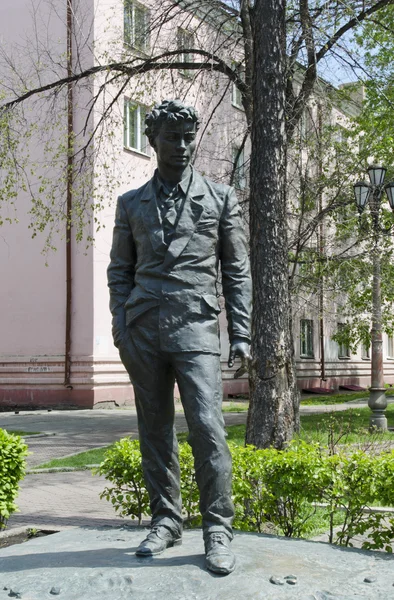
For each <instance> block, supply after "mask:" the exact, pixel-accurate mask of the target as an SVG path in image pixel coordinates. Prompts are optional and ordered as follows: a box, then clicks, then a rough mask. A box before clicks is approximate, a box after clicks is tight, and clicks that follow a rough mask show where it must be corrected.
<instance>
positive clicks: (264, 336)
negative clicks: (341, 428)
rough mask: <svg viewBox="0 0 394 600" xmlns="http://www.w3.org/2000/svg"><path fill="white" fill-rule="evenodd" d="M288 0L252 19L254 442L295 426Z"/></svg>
mask: <svg viewBox="0 0 394 600" xmlns="http://www.w3.org/2000/svg"><path fill="white" fill-rule="evenodd" d="M285 5H286V2H285V0H256V3H255V6H254V22H253V32H254V44H253V46H254V77H253V88H252V93H253V108H254V111H253V127H252V156H251V198H250V252H251V267H252V277H253V286H254V288H253V318H252V357H253V361H252V364H251V368H250V407H249V413H248V421H247V431H246V443H248V444H254V445H255V446H257V447H259V448H265V447H268V446H274V447H276V448H282V447H283V446H284V445H285V444H286V442H287V441H289V440H290V439H291V438H292V436H293V434H294V432H295V431H296V430H298V427H299V394H298V391H297V387H296V376H295V365H294V351H293V342H292V334H291V328H290V323H291V308H290V296H289V287H288V277H289V272H288V252H287V220H286V133H285V85H286V49H285Z"/></svg>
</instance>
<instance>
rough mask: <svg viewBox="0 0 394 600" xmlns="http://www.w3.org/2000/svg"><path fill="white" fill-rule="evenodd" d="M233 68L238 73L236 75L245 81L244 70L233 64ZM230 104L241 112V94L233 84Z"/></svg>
mask: <svg viewBox="0 0 394 600" xmlns="http://www.w3.org/2000/svg"><path fill="white" fill-rule="evenodd" d="M233 67H234V69H235V70H237V71H238V75H239V76H240V78H241V79H242V81H245V69H244V67H243V65H235V64H233ZM231 103H232V105H233V106H235V107H236V108H240V109H242V110H243V105H242V94H241V92H240V90H239V89H238V88H237V86H236V85H235V83H233V84H232V92H231Z"/></svg>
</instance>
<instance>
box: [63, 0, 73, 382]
mask: <svg viewBox="0 0 394 600" xmlns="http://www.w3.org/2000/svg"><path fill="white" fill-rule="evenodd" d="M66 2H67V77H71V76H72V62H73V56H72V34H73V7H72V0H66ZM73 91H74V90H73V84H72V83H68V84H67V173H66V211H67V220H66V331H65V353H64V386H65V387H66V388H68V389H71V390H72V385H71V383H70V379H71V307H72V263H71V258H72V254H71V250H72V247H71V237H72V229H71V215H72V200H73V190H72V185H73V170H74V156H73V153H74V149H73V146H74V143H73V142H74V138H73V134H74V115H73V112H74V111H73V108H74V106H73V102H74V98H73Z"/></svg>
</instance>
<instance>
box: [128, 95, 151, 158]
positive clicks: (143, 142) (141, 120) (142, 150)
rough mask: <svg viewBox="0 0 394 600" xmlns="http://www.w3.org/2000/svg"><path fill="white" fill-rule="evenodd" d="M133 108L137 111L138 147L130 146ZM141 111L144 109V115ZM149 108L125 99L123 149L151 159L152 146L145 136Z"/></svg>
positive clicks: (135, 130)
mask: <svg viewBox="0 0 394 600" xmlns="http://www.w3.org/2000/svg"><path fill="white" fill-rule="evenodd" d="M131 106H134V107H135V111H136V113H135V114H136V123H135V124H134V135H135V137H136V146H133V145H131V144H130V137H131V129H130V114H131V110H130V108H131ZM141 109H144V113H142V111H141ZM148 110H149V109H148V107H147V106H145V105H144V104H140V103H139V102H135V100H132V99H131V98H128V97H126V96H125V97H124V109H123V147H124V149H125V150H128V151H131V152H138V153H139V154H142V155H143V156H146V157H148V158H150V156H151V151H150V148H151V147H150V144H149V140H148V138H147V136H146V135H145V132H144V129H145V116H144V115H145V114H146V112H147V111H148Z"/></svg>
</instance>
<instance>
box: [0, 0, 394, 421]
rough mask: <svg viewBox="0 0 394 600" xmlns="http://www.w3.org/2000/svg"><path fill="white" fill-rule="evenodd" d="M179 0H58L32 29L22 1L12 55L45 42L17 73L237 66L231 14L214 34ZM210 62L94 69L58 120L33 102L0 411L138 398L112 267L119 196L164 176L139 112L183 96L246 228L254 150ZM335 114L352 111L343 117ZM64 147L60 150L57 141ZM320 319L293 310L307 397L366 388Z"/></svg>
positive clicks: (65, 97)
mask: <svg viewBox="0 0 394 600" xmlns="http://www.w3.org/2000/svg"><path fill="white" fill-rule="evenodd" d="M180 4H181V3H179V2H178V3H175V5H176V9H177V10H175V8H174V3H172V2H168V3H158V4H157V3H155V2H154V1H151V0H147V1H146V2H145V1H144V2H139V1H138V2H137V1H134V0H124V1H122V0H108V1H107V0H106V1H102V2H101V1H99V0H96V1H94V0H80V1H79V2H75V0H74V2H72V3H70V1H69V2H67V3H66V7H64V3H61V2H60V1H59V0H52V2H51V3H47V4H42V3H37V5H36V7H37V11H36V12H35V13H34V15H33V17H34V18H33V19H32V14H31V13H30V12H28V11H27V10H26V5H27V2H26V0H12V2H11V0H3V2H2V5H1V7H0V23H2V25H0V35H1V42H2V44H3V46H4V47H5V48H11V46H12V43H13V42H14V41H15V38H16V37H17V36H20V35H21V34H22V33H21V32H22V31H23V32H25V34H26V36H27V39H28V40H31V39H33V37H32V32H35V36H34V39H36V40H39V42H37V43H36V46H34V48H32V47H29V45H27V46H26V47H25V50H26V51H27V52H28V53H29V54H30V59H31V64H30V65H28V64H27V63H26V62H23V61H22V62H21V66H20V67H18V69H19V70H18V69H17V71H18V73H19V74H20V73H21V71H23V69H26V81H25V83H28V84H29V86H31V85H32V81H31V79H30V78H29V77H32V79H33V81H34V82H36V81H37V77H38V76H37V77H36V80H35V79H34V73H33V75H31V67H32V65H34V68H35V71H36V72H37V73H38V72H39V74H40V77H38V79H39V81H40V82H42V81H43V78H44V80H45V81H46V82H48V81H52V80H54V79H55V78H56V77H61V76H62V75H63V76H64V75H65V73H67V72H69V73H75V72H77V71H83V70H84V69H85V70H86V69H91V68H96V67H99V66H100V65H105V64H108V63H112V64H113V63H116V62H119V63H123V64H124V63H125V62H127V63H128V67H129V68H130V69H131V70H132V69H133V68H135V66H136V65H137V66H138V65H141V64H142V62H143V59H144V57H147V56H149V55H150V54H154V55H155V56H166V55H167V54H168V53H171V52H173V51H181V54H178V55H177V56H180V59H179V61H180V62H182V59H184V60H187V61H190V62H196V63H197V62H201V61H202V59H201V57H198V56H195V55H193V54H192V53H190V52H187V50H190V49H191V48H201V49H203V50H204V51H206V52H208V53H209V52H212V53H214V52H215V51H216V49H217V48H220V49H221V52H222V53H223V55H224V56H226V57H227V59H228V60H229V61H233V62H235V63H239V62H240V60H241V58H242V51H241V49H240V44H239V41H237V40H235V41H234V31H233V30H231V29H226V25H225V24H226V18H225V12H224V13H223V14H224V17H223V19H222V21H223V24H224V25H223V27H222V28H221V29H220V31H217V28H216V29H215V27H216V26H215V23H217V20H216V21H215V18H216V17H217V15H216V16H215V15H214V14H212V13H211V11H210V10H208V11H207V10H205V11H202V12H201V11H197V12H196V11H193V12H190V11H188V10H186V9H185V8H184V6H180ZM65 8H66V9H67V10H65ZM5 15H6V16H7V17H5ZM162 15H165V18H163V17H162ZM1 17H2V18H1ZM5 23H7V28H5ZM29 36H30V37H29ZM44 43H46V44H49V45H50V52H49V53H48V52H47V53H46V54H50V55H51V64H48V65H45V64H44V63H43V55H44V54H45V53H44V52H43V48H44V46H43V45H42V44H44ZM47 50H48V48H47ZM183 50H184V52H183ZM22 54H23V52H21V57H22ZM65 56H66V58H65ZM24 60H25V61H26V60H27V56H26V54H25V55H24ZM162 60H164V59H162ZM207 60H208V59H206V60H205V67H204V68H202V69H200V70H197V69H196V70H194V69H187V70H185V69H161V70H157V71H155V70H152V71H150V72H147V73H145V72H142V71H141V72H139V73H137V74H135V73H134V74H133V76H129V75H130V73H126V74H125V72H123V71H121V70H119V71H116V69H115V70H114V71H111V73H108V72H107V71H106V70H105V69H104V70H101V71H100V70H98V71H97V74H96V75H95V77H94V79H92V78H90V79H89V80H86V83H85V84H84V85H80V86H79V87H78V86H77V85H76V84H73V85H72V86H70V85H68V86H65V87H63V88H62V90H61V91H60V92H59V94H58V96H56V98H55V97H50V98H51V101H52V105H54V106H55V110H54V111H53V112H52V113H50V112H47V113H45V115H44V116H43V112H38V111H39V110H41V111H43V109H42V106H41V107H40V105H39V103H37V102H36V103H32V104H31V105H29V109H30V111H31V112H30V114H31V115H33V117H30V118H31V122H32V123H33V125H34V124H35V127H33V128H32V129H31V135H30V136H29V139H28V141H27V142H26V144H25V146H26V148H25V149H24V151H25V154H24V156H25V159H26V162H25V164H26V165H30V166H31V165H32V164H34V165H35V166H36V167H35V169H36V168H37V170H35V172H34V173H30V175H29V177H28V179H29V184H28V185H26V186H19V189H18V195H17V201H16V213H15V214H16V215H17V219H18V222H13V223H8V222H7V221H5V223H4V224H3V226H2V229H1V235H0V249H1V257H2V258H1V261H0V277H1V281H2V290H3V292H2V294H1V299H0V302H1V310H0V321H1V323H0V331H1V337H0V410H1V409H2V408H3V409H4V408H7V407H14V406H20V407H44V406H48V407H49V406H51V407H62V408H67V407H68V408H72V407H85V408H93V407H97V406H101V407H108V406H121V405H124V404H128V403H131V402H132V401H133V392H132V388H131V385H130V383H129V380H128V376H127V373H126V371H125V370H124V368H123V366H122V364H121V362H120V359H119V356H118V352H117V350H116V348H115V347H114V346H113V343H112V337H111V316H110V313H109V309H108V290H107V282H106V268H107V265H108V261H109V251H110V247H111V239H112V226H113V222H114V210H115V204H116V197H117V196H118V195H119V194H121V193H124V192H125V191H127V190H129V189H132V188H136V187H139V186H140V185H142V184H143V183H144V182H145V181H146V180H147V179H148V178H150V177H151V176H152V174H153V172H154V170H155V168H156V160H155V156H154V152H153V151H152V150H151V149H150V147H149V144H148V142H147V139H146V136H145V134H144V115H145V113H146V111H147V110H149V109H150V108H151V107H152V105H153V103H154V102H156V101H160V100H161V99H162V98H165V97H179V98H182V99H183V98H186V99H187V102H188V103H190V104H193V105H195V106H196V107H197V108H198V110H199V113H200V116H201V119H202V125H201V135H200V139H199V141H198V145H197V151H196V162H195V166H196V168H197V169H198V170H199V171H200V172H202V173H203V174H205V175H207V176H209V177H211V178H213V179H215V180H216V181H223V182H226V183H232V184H233V185H234V187H235V188H236V190H237V193H238V196H239V198H240V201H241V203H242V205H243V206H244V207H245V221H246V222H247V202H246V201H247V188H248V175H247V174H248V156H249V155H250V142H249V141H248V140H247V141H246V142H245V143H244V136H245V130H246V121H245V115H244V111H243V108H242V102H241V98H240V94H239V90H238V89H237V88H236V86H234V85H233V84H230V83H229V81H228V79H227V78H226V77H225V76H224V75H223V74H221V73H216V74H215V73H212V72H210V71H209V69H208V68H207ZM40 61H41V62H40ZM43 64H44V66H42V65H43ZM59 65H60V67H59ZM39 69H42V70H41V71H39ZM33 71H34V69H33ZM130 72H131V71H130ZM29 73H30V75H29V76H28V74H29ZM14 74H15V69H14ZM12 76H13V75H12V73H10V75H9V77H10V78H11V79H12ZM322 85H323V84H322ZM56 103H57V104H56ZM46 106H47V105H46ZM26 112H28V111H27V110H26ZM337 112H338V114H340V115H342V114H343V113H344V111H343V109H341V110H339V109H338V110H337ZM26 119H28V116H26ZM37 123H39V124H41V125H38V126H37ZM59 132H60V133H59ZM60 138H61V142H59V146H57V147H55V148H54V147H53V140H54V139H60ZM70 140H72V144H71V142H70ZM88 140H89V144H87V141H88ZM90 140H92V141H90ZM67 144H68V146H67ZM71 147H72V150H71V151H70V148H71ZM59 148H60V149H59ZM21 152H22V150H21ZM54 154H55V155H56V156H58V157H59V158H58V160H57V161H54V160H53V159H51V160H52V162H51V164H50V165H49V166H48V157H49V156H52V157H53V155H54ZM70 157H72V158H70ZM81 157H83V160H82V159H81ZM67 161H69V162H67ZM70 161H71V162H70ZM30 170H31V171H33V168H31V169H30ZM70 172H71V173H73V176H72V177H71V179H70V176H69V173H70ZM64 173H66V175H64ZM76 173H77V174H78V177H76V176H75V174H76ZM43 182H44V183H43ZM45 186H46V187H45ZM41 187H44V188H45V191H44V192H43V194H44V196H45V200H41V204H40V200H39V198H41V196H42V195H43V194H41V196H40V191H39V190H40V189H41ZM32 198H33V202H32ZM66 198H67V200H69V201H70V202H71V203H72V206H73V211H74V213H73V214H74V217H73V219H72V220H71V221H68V220H67V219H66V220H65V221H64V222H62V221H61V220H59V225H58V226H54V227H53V228H52V230H51V225H53V222H51V220H50V219H49V225H48V224H47V225H46V226H45V227H43V228H42V229H43V234H42V235H34V233H35V231H36V230H35V229H34V227H33V228H32V222H33V221H34V220H35V219H36V220H37V218H38V217H37V215H38V216H41V215H42V213H44V215H45V214H50V210H51V206H52V205H51V202H55V203H56V202H57V203H58V204H61V205H62V204H63V202H65V201H66ZM4 210H9V211H10V221H12V220H13V218H14V208H13V207H11V206H10V207H8V209H7V208H5V209H4V208H3V211H4ZM40 211H42V212H40ZM45 211H47V212H45ZM78 212H79V213H83V215H84V222H83V225H82V226H80V225H79V221H78V219H77V217H76V216H75V215H76V214H77V213H78ZM11 213H12V214H11ZM55 220H56V219H54V221H55ZM70 222H72V226H71V228H70ZM55 225H56V223H55ZM48 227H49V229H48ZM81 230H83V231H82V233H81ZM32 231H33V237H32V235H31V232H32ZM48 231H50V234H48ZM45 235H47V237H46V238H45ZM79 237H81V241H78V238H79ZM45 239H47V245H46V247H44V240H45ZM48 240H49V241H48ZM43 248H44V250H46V251H45V253H44V255H43ZM300 306H301V305H300ZM321 322H322V319H321V314H320V313H319V310H318V308H317V309H315V307H313V306H312V305H311V303H304V306H303V307H301V308H300V307H298V308H297V310H296V311H295V316H294V340H295V355H296V362H297V371H298V377H299V382H300V387H310V386H315V385H319V384H321V381H323V380H324V381H325V382H326V384H325V386H326V387H338V385H339V384H341V383H353V384H360V385H366V384H368V382H369V377H370V375H369V370H370V362H369V356H368V349H364V350H362V351H361V349H360V352H359V353H358V354H357V355H350V354H349V351H348V349H346V348H343V347H340V346H338V344H336V342H333V341H332V339H331V335H332V332H333V330H334V329H333V326H332V324H328V323H325V324H324V325H323V328H321ZM220 328H221V345H222V366H223V380H224V390H225V394H228V393H231V394H238V393H245V392H247V385H248V384H247V380H246V379H240V380H234V379H233V372H232V371H230V370H229V369H228V368H227V364H226V363H227V357H228V350H229V344H228V339H227V334H226V317H225V312H224V310H223V311H222V313H221V315H220ZM385 344H386V356H385V358H386V362H385V366H386V370H387V375H388V377H387V380H388V381H390V380H392V381H394V358H393V354H394V349H393V339H392V338H391V339H386V341H385ZM390 361H393V362H390ZM323 375H324V377H323Z"/></svg>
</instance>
